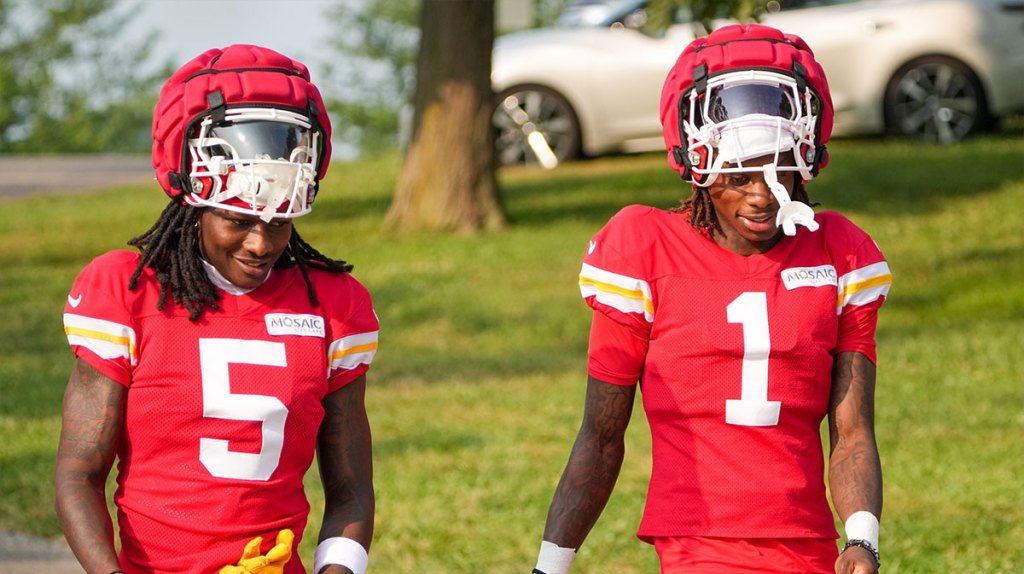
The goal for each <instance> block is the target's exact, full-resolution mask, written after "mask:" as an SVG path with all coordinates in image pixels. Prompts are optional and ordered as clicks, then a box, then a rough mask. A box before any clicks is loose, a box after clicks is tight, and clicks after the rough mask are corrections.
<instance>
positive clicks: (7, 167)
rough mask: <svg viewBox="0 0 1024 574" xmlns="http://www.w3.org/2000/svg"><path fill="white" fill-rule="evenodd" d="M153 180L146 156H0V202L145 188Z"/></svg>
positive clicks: (151, 167) (151, 169)
mask: <svg viewBox="0 0 1024 574" xmlns="http://www.w3.org/2000/svg"><path fill="white" fill-rule="evenodd" d="M153 177H154V176H153V166H152V164H150V159H149V156H130V155H57V156H21V155H0V201H3V200H5V199H10V198H14V197H24V196H27V195H34V194H40V193H74V192H80V191H89V190H94V189H103V188H107V187H111V186H114V185H130V184H140V185H145V184H146V182H152V181H153ZM153 185H156V184H155V183H154V184H153Z"/></svg>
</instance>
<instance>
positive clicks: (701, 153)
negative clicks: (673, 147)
mask: <svg viewBox="0 0 1024 574" xmlns="http://www.w3.org/2000/svg"><path fill="white" fill-rule="evenodd" d="M686 163H687V169H689V171H690V181H692V182H693V183H695V184H697V185H705V184H706V183H707V182H708V178H710V177H711V174H710V173H708V172H707V171H704V170H707V168H708V148H706V147H704V146H700V147H697V148H694V149H693V150H692V151H691V152H690V153H688V154H686ZM696 170H701V171H702V173H698V172H697V171H696Z"/></svg>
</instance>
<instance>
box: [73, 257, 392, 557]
mask: <svg viewBox="0 0 1024 574" xmlns="http://www.w3.org/2000/svg"><path fill="white" fill-rule="evenodd" d="M139 257H140V256H139V254H137V253H133V252H130V251H113V252H110V253H107V254H105V255H102V256H100V257H98V258H96V259H95V260H93V262H92V263H90V264H89V265H88V266H87V267H86V268H85V269H84V270H83V271H82V273H81V274H80V275H79V276H78V279H77V280H76V281H75V283H74V285H73V286H72V288H71V292H70V294H69V295H68V303H67V306H66V307H65V309H64V329H65V332H66V333H67V337H68V341H69V343H70V344H71V347H72V349H73V350H74V353H75V355H76V356H77V357H79V358H80V359H81V360H84V361H86V362H88V363H89V364H90V365H92V366H94V367H95V368H97V369H98V370H99V371H101V372H102V373H104V374H105V375H107V376H108V377H110V378H111V379H113V380H115V381H117V382H119V383H121V384H123V385H125V386H127V387H128V401H127V411H126V414H125V423H124V430H123V435H122V442H121V448H120V451H119V452H118V474H117V482H118V488H117V492H116V494H115V501H116V503H117V506H118V526H119V528H120V535H121V543H122V548H121V564H122V567H123V568H124V570H125V571H126V572H127V573H128V574H135V573H142V572H146V573H155V572H168V573H169V572H178V573H181V572H192V573H204V574H208V573H215V572H217V571H218V570H219V568H221V567H223V566H225V565H227V564H234V563H236V562H237V561H238V559H239V557H240V556H241V554H242V550H243V549H244V548H245V544H246V543H247V542H248V541H249V540H251V539H252V538H254V537H256V536H262V537H263V539H264V547H263V551H266V550H268V549H269V547H270V546H272V545H273V543H274V539H275V538H276V536H277V532H278V531H279V530H281V529H282V528H290V529H292V530H293V531H294V532H295V535H296V538H295V548H296V549H297V548H298V545H299V541H300V539H301V536H302V532H303V529H304V528H305V526H306V517H307V515H308V513H309V503H308V502H307V500H306V497H305V493H304V491H303V486H302V478H303V476H304V475H305V473H306V471H307V470H308V469H309V467H310V464H311V463H312V460H313V454H314V451H315V447H316V436H317V430H318V429H319V427H320V422H321V421H322V419H323V415H324V410H323V407H322V405H321V401H322V400H323V398H324V397H325V396H326V395H327V394H329V393H331V392H333V391H335V390H337V389H339V388H341V387H342V386H344V385H345V384H347V383H349V382H351V381H352V380H354V379H356V378H357V377H359V376H360V375H362V374H363V373H365V372H366V371H367V369H368V368H369V365H370V362H371V360H372V359H373V356H374V353H375V352H376V349H377V331H378V325H377V318H376V315H375V314H374V312H373V306H372V303H371V301H370V296H369V294H368V293H367V291H366V289H364V288H363V286H362V285H360V284H359V283H358V282H357V281H356V280H355V279H354V278H352V277H351V276H350V275H347V274H345V275H339V274H332V273H326V272H322V271H317V270H309V275H310V280H311V281H312V283H313V286H314V289H315V290H316V293H317V296H318V297H319V299H320V306H319V307H314V306H312V305H311V304H310V302H309V296H308V294H307V288H306V283H305V281H304V280H303V278H302V275H301V273H300V272H299V270H298V269H297V268H294V267H293V268H291V269H278V270H274V271H273V272H272V273H271V275H270V277H269V278H268V279H267V281H266V282H265V283H264V284H263V285H261V286H259V287H258V288H256V289H255V290H253V291H251V292H250V293H248V294H245V295H238V296H235V295H230V294H228V293H226V292H223V291H222V292H221V300H220V306H221V310H219V311H211V310H209V309H208V310H207V311H206V312H205V313H204V314H203V316H202V318H201V319H200V320H199V321H198V322H195V323H193V322H192V321H189V319H188V311H187V310H185V309H184V308H182V307H181V306H179V305H174V304H172V303H170V302H168V305H167V307H166V308H165V310H164V311H159V310H158V309H157V302H158V299H159V294H160V286H159V284H158V283H157V281H156V279H155V277H154V275H153V272H152V270H151V269H149V268H146V269H145V270H144V271H143V273H142V275H141V276H140V277H139V281H138V285H137V287H136V289H135V290H133V291H130V290H128V280H129V277H130V276H131V274H132V272H133V271H134V269H135V268H136V265H137V264H138V262H139ZM285 572H287V573H288V574H299V573H303V572H305V570H304V569H303V566H302V561H301V560H300V558H299V556H298V555H297V552H296V553H295V554H293V556H292V559H291V561H290V562H289V563H288V565H287V567H286V569H285Z"/></svg>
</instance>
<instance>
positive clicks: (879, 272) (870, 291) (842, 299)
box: [836, 261, 892, 314]
mask: <svg viewBox="0 0 1024 574" xmlns="http://www.w3.org/2000/svg"><path fill="white" fill-rule="evenodd" d="M891 284H892V273H891V272H890V271H889V264H888V263H886V262H885V261H880V262H878V263H875V264H872V265H868V266H866V267H862V268H860V269H855V270H853V271H851V272H849V273H847V274H845V275H843V276H842V277H840V278H839V285H838V290H839V293H838V297H837V298H836V313H837V314H838V313H842V311H843V308H844V307H846V306H847V305H865V304H867V303H871V302H872V301H875V300H877V299H878V298H879V297H885V296H887V295H888V294H889V286H890V285H891Z"/></svg>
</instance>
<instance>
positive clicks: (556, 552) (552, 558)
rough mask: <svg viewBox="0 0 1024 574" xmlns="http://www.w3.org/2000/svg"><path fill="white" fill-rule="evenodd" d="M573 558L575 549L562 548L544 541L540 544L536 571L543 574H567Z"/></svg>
mask: <svg viewBox="0 0 1024 574" xmlns="http://www.w3.org/2000/svg"><path fill="white" fill-rule="evenodd" d="M575 557H576V549H575V548H563V547H561V546H559V545H557V544H555V543H554V542H548V541H547V540H545V541H543V542H541V543H540V554H538V555H537V566H536V569H537V570H540V571H541V572H543V573H544V574H567V573H568V572H569V567H570V566H572V560H573V558H575Z"/></svg>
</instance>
